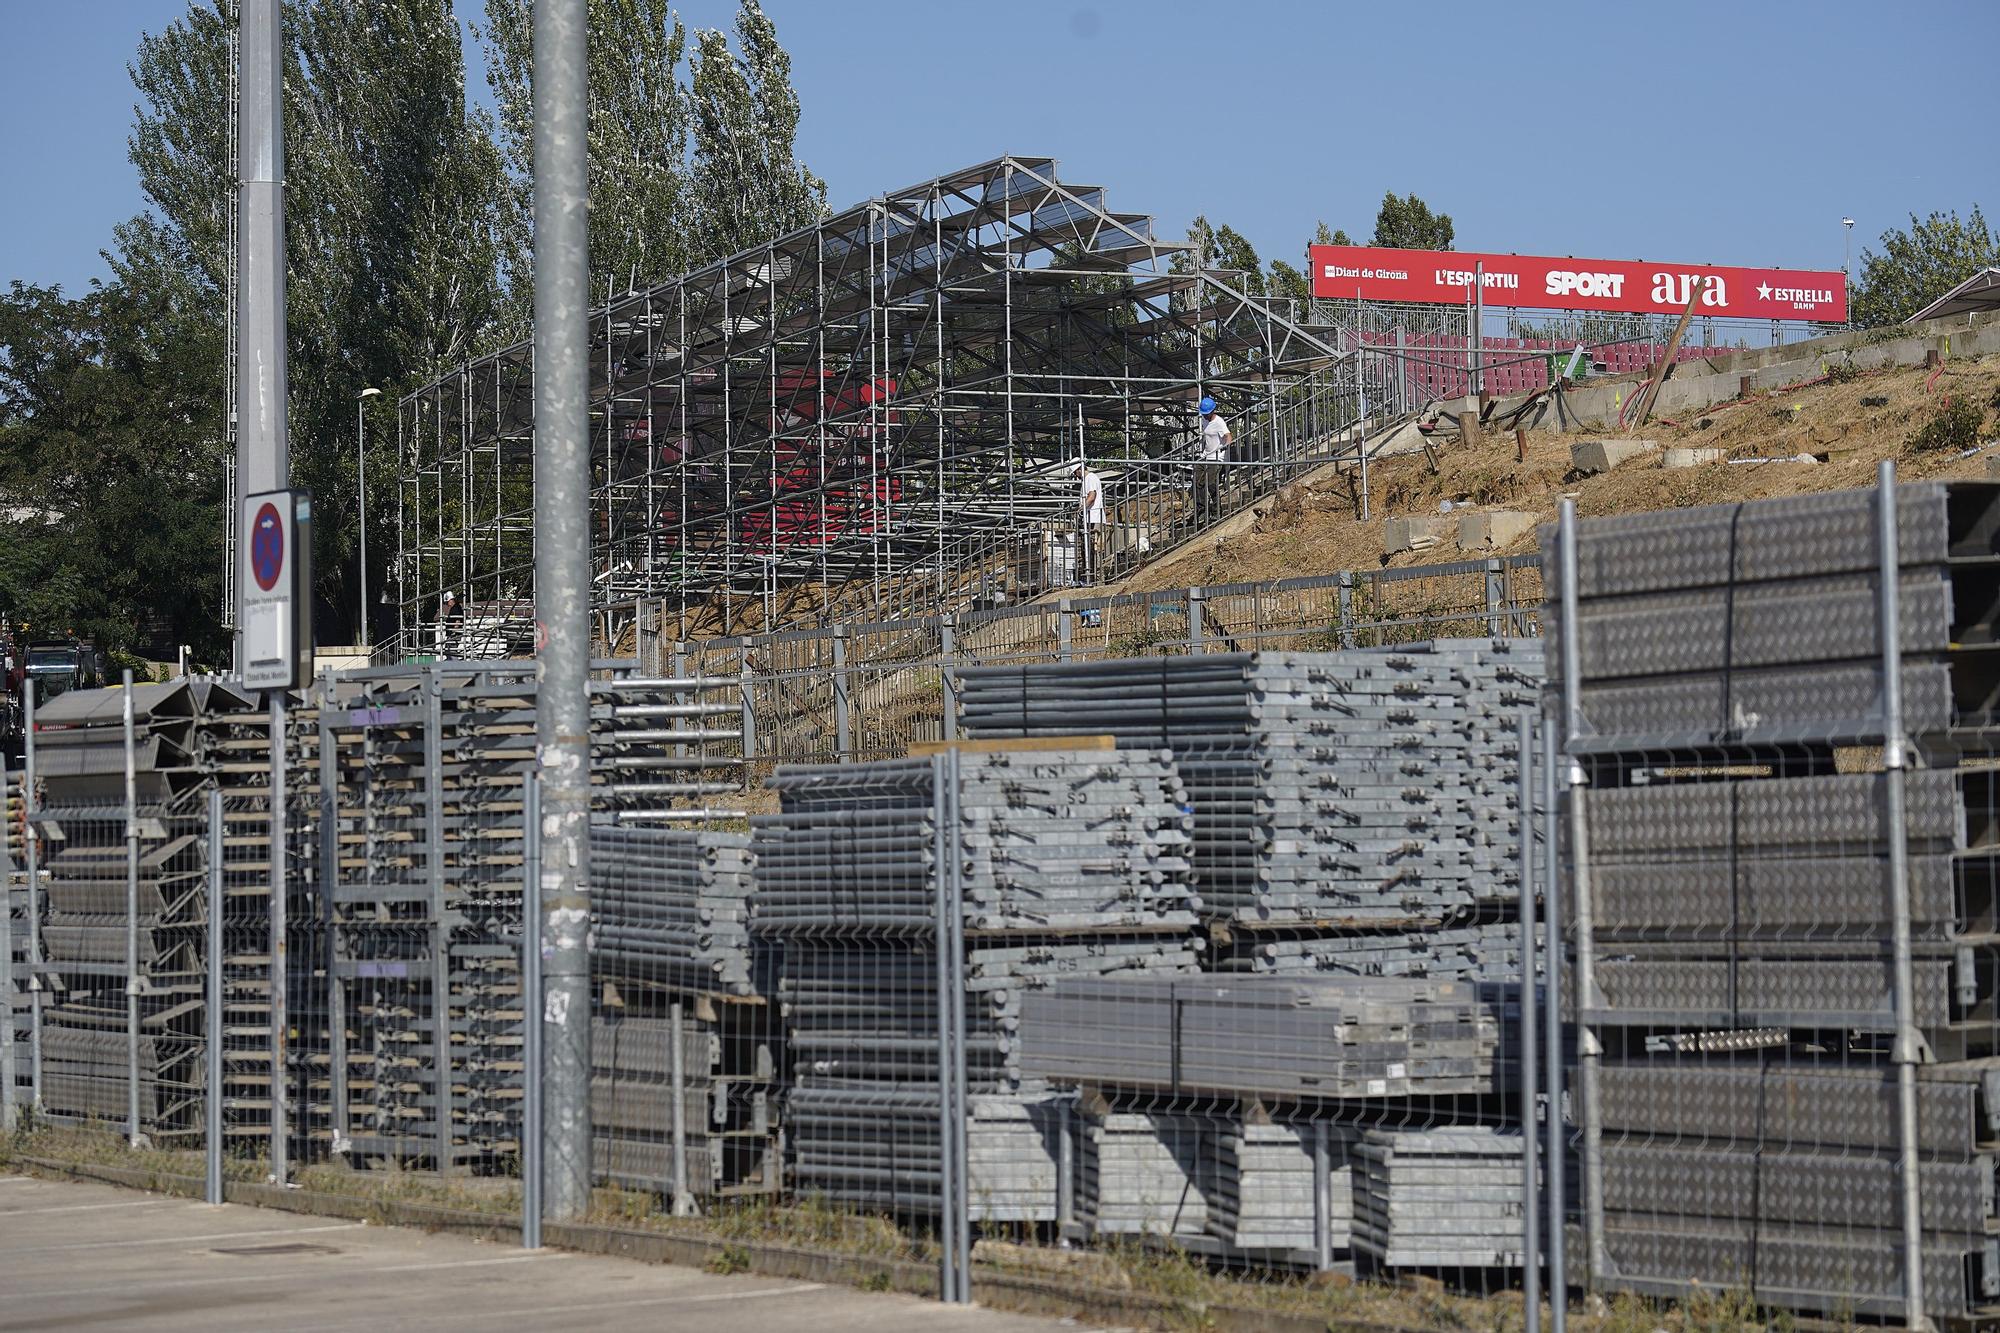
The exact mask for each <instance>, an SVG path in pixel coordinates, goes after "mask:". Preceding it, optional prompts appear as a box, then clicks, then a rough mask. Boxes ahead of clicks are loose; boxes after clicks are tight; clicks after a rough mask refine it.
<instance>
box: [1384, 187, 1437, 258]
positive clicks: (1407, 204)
mask: <svg viewBox="0 0 2000 1333" xmlns="http://www.w3.org/2000/svg"><path fill="white" fill-rule="evenodd" d="M1451 243H1452V229H1451V215H1450V214H1449V213H1433V212H1431V208H1430V205H1429V204H1427V203H1425V202H1424V201H1423V200H1421V199H1419V198H1417V196H1416V194H1415V193H1414V192H1413V193H1411V194H1409V195H1407V196H1405V197H1401V198H1399V197H1397V195H1396V193H1395V191H1393V190H1391V191H1390V192H1389V193H1387V194H1385V195H1383V196H1382V208H1381V211H1379V212H1378V213H1376V214H1375V237H1374V239H1373V240H1372V241H1370V242H1369V244H1371V245H1387V246H1394V247H1396V248H1398V249H1403V250H1449V249H1451Z"/></svg>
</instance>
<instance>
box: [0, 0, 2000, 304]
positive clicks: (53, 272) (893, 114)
mask: <svg viewBox="0 0 2000 1333" xmlns="http://www.w3.org/2000/svg"><path fill="white" fill-rule="evenodd" d="M458 3H459V8H460V11H461V12H462V13H468V14H471V13H476V12H477V10H478V8H479V4H478V0H458ZM766 8H767V10H768V12H769V13H770V14H771V15H772V17H773V18H774V19H775V20H776V21H777V24H778V30H779V35H780V37H781V39H782V40H783V41H784V42H785V44H786V46H787V48H788V49H789V50H790V51H791V53H792V58H793V74H794V82H795V83H796V84H797V86H798V89H799V95H800V97H801V99H802V100H803V102H804V106H805V122H804V126H803V128H802V132H801V153H802V156H803V157H804V158H805V160H806V161H807V162H808V163H809V164H810V165H811V166H812V167H813V168H814V169H815V170H816V171H818V172H819V173H820V174H821V175H822V176H824V177H825V178H826V180H827V183H828V188H829V193H830V196H831V202H832V203H833V205H834V206H835V207H841V206H843V205H846V204H850V203H855V202H858V201H860V200H862V199H865V198H867V197H868V196H870V195H873V194H877V193H879V192H881V191H883V190H884V189H889V188H895V187H898V186H903V185H908V184H912V183H914V182H917V181H921V180H924V179H927V178H929V177H931V176H934V175H937V174H940V173H941V172H944V171H948V170H951V169H953V168H956V167H960V166H964V165H967V164H970V163H973V162H979V161H984V160H986V159H988V158H991V157H995V156H998V155H1000V154H1002V153H1008V152H1012V153H1022V154H1049V155H1052V156H1055V157H1056V158H1058V159H1060V160H1061V162H1062V166H1063V172H1064V175H1065V176H1066V177H1067V178H1068V179H1071V180H1074V181H1080V182H1084V183H1090V184H1097V185H1102V186H1104V187H1105V188H1106V190H1107V191H1108V192H1109V197H1110V200H1111V202H1112V204H1113V205H1114V206H1115V207H1117V208H1119V209H1121V210H1133V211H1142V212H1149V213H1152V214H1153V215H1154V216H1155V217H1156V218H1158V219H1159V221H1160V224H1161V226H1162V229H1163V230H1164V231H1166V232H1168V233H1172V234H1178V233H1180V232H1181V231H1182V230H1183V229H1184V228H1185V226H1186V224H1187V222H1188V220H1189V219H1190V218H1191V217H1193V216H1194V215H1195V214H1196V213H1206V214H1207V215H1208V217H1209V218H1210V219H1211V220H1212V221H1219V222H1229V223H1231V224H1232V225H1234V226H1235V227H1236V228H1237V229H1238V230H1240V231H1242V232H1244V233H1245V234H1246V235H1248V236H1249V237H1250V239H1251V240H1252V242H1254V243H1255V244H1256V246H1257V247H1258V249H1259V251H1260V252H1261V253H1262V254H1264V255H1265V256H1266V258H1269V257H1272V256H1285V257H1296V256H1297V255H1298V253H1299V252H1300V250H1301V249H1302V247H1303V245H1304V242H1305V241H1306V239H1307V238H1308V237H1309V236H1310V234H1311V231H1312V228H1313V224H1314V222H1315V221H1316V220H1317V219H1320V218H1325V219H1326V220H1327V221H1328V222H1329V223H1330V224H1332V225H1334V226H1344V227H1346V228H1347V229H1348V230H1349V231H1350V232H1353V233H1355V234H1356V235H1357V236H1358V237H1363V238H1365V236H1366V233H1367V231H1368V229H1369V227H1370V226H1371V225H1372V223H1373V221H1374V216H1375V209H1376V206H1377V204H1378V203H1379V202H1380V200H1381V197H1382V193H1383V191H1384V190H1395V191H1397V192H1398V193H1402V192H1405V191H1410V190H1414V191H1416V192H1417V193H1418V194H1420V195H1422V196H1423V197H1424V198H1425V199H1426V200H1428V201H1429V202H1430V203H1431V205H1432V206H1433V207H1435V208H1439V209H1442V210H1443V211H1445V212H1448V213H1450V214H1451V215H1452V216H1453V218H1454V219H1455V221H1456V223H1457V228H1458V244H1459V246H1460V247H1461V248H1463V249H1484V250H1499V251H1509V250H1512V251H1520V252H1529V253H1554V254H1576V255H1592V256H1606V257H1618V258H1649V259H1666V260H1682V261H1688V262H1708V263H1724V264H1729V263H1736V264H1776V265H1785V266H1791V267H1800V268H1811V267H1824V268H1838V267H1839V266H1840V262H1841V239H1842V238H1841V228H1840V218H1841V216H1842V215H1843V214H1846V215H1848V216H1851V217H1853V218H1855V219H1856V226H1855V236H1854V239H1855V253H1856V254H1857V255H1858V254H1859V252H1860V250H1861V247H1862V245H1863V244H1864V243H1867V242H1870V241H1872V240H1873V239H1874V238H1875V237H1876V236H1877V235H1879V234H1880V233H1881V231H1882V230H1883V229H1884V228H1885V227H1889V226H1895V225H1900V224H1902V223H1903V222H1904V221H1905V219H1906V217H1907V215H1908V214H1909V213H1910V212H1911V211H1916V212H1919V213H1925V212H1929V211H1930V210H1932V209H1954V208H1955V209H1958V210H1960V211H1961V212H1963V211H1964V210H1966V209H1967V208H1969V207H1970V206H1971V205H1972V204H1974V203H1983V204H1985V205H1987V207H1988V208H1989V209H2000V189H1996V188H1995V187H1996V184H2000V146H1996V131H1995V127H1996V125H2000V81H1996V80H1994V79H1993V78H1992V76H1991V74H1990V73H1987V72H1983V71H1984V66H1983V65H1982V63H1981V60H1982V57H1979V56H1973V55H1972V54H1971V53H1973V52H1990V51H1991V50H1993V49H1995V47H1994V43H1995V40H1996V39H2000V4H1996V3H1992V0H1943V2H1942V3H1928V4H1923V5H1909V6H1903V5H1890V4H1885V3H1882V2H1881V0H1871V2H1870V3H1856V2H1853V0H1823V2H1822V3H1812V4H1806V3H1797V4H1793V3H1753V4H1740V5H1738V4H1731V5H1713V4H1694V5H1679V6H1666V7H1662V6H1658V5H1651V4H1622V3H1595V4H1578V3H1574V0H1571V2H1570V3H1562V4H1532V5H1531V4H1520V3H1458V2H1456V0H1428V2H1427V3H1424V4H1420V5H1379V4H1370V5H1365V6H1363V5H1351V4H1345V3H1334V2H1333V0H1324V2H1322V3H1313V2H1312V0H1209V2H1208V3H1203V4H1195V3H1187V2H1185V0H1094V2H1093V3H1084V2H1083V0H841V2H839V3H835V2H833V0H767V3H766ZM181 9H182V5H181V4H180V3H178V0H58V2H53V3H51V2H45V0H0V283H4V282H6V281H8V280H11V279H13V278H22V279H26V280H29V281H34V282H60V283H62V284H64V285H65V286H67V287H71V288H76V287H80V286H81V285H82V284H84V283H86V282H88V280H89V279H91V278H92V277H98V276H102V275H104V274H105V272H106V270H105V267H104V264H103V261H102V260H101V259H100V258H99V256H98V251H99V250H100V249H102V248H104V247H106V246H108V245H109V244H110V243H111V227H112V225H113V224H114V223H116V222H118V221H119V220H120V219H122V218H125V217H127V216H130V215H131V214H132V213H133V212H135V211H137V210H138V209H139V208H140V206H141V204H142V200H141V198H140V196H139V192H138V189H137V186H136V184H135V182H134V179H133V175H132V169H131V167H130V165H129V164H128V163H127V162H126V160H125V136H126V133H127V130H128V129H129V127H130V123H131V119H132V103H133V93H132V88H131V84H130V81H129V79H128V78H127V75H126V72H125V63H126V61H127V60H128V59H130V58H131V55H132V53H133V50H134V48H135V45H136V43H137V41H138V38H139V35H140V33H141V32H142V31H145V30H147V29H157V28H159V27H162V26H164V25H165V24H166V23H167V22H169V21H171V19H172V18H173V17H174V15H176V14H178V13H179V12H181ZM682 12H683V14H684V15H685V17H686V18H687V20H688V21H689V23H691V24H695V25H703V26H722V27H726V26H727V25H728V23H729V21H730V17H731V15H732V14H733V13H734V3H733V0H687V3H685V4H684V5H683V6H682ZM473 83H474V88H475V91H476V92H477V93H480V94H483V93H484V91H485V90H484V87H483V80H482V78H481V76H480V74H479V72H478V70H477V67H476V66H475V68H474V73H473Z"/></svg>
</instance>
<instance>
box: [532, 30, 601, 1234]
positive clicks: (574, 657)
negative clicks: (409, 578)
mask: <svg viewBox="0 0 2000 1333" xmlns="http://www.w3.org/2000/svg"><path fill="white" fill-rule="evenodd" d="M584 13H585V6H584V0H535V57H534V99H535V622H536V637H537V638H538V639H539V641H540V642H539V643H538V645H537V649H536V654H535V655H536V658H537V674H538V676H539V678H540V684H541V688H540V691H539V698H538V699H537V700H536V704H537V706H536V710H535V713H536V718H535V740H536V747H535V748H536V751H537V753H538V755H539V757H540V760H541V783H540V786H541V811H540V826H541V866H542V871H541V875H542V884H541V890H542V921H541V931H542V937H541V944H542V958H543V969H542V995H541V996H540V997H535V996H530V997H528V1005H529V1010H528V1012H529V1014H530V1015H533V1014H535V1013H536V1012H537V1011H539V1012H540V1014H541V1017H542V1021H543V1025H544V1027H543V1031H544V1038H543V1043H542V1064H543V1068H544V1069H545V1070H546V1072H547V1077H546V1083H545V1088H544V1094H543V1107H544V1111H543V1117H542V1141H543V1143H544V1144H545V1145H546V1152H545V1154H544V1161H543V1170H544V1172H545V1173H546V1179H547V1194H546V1202H547V1205H548V1207H549V1209H550V1211H551V1212H552V1213H553V1214H554V1215H555V1216H556V1217H558V1218H579V1217H582V1216H583V1215H584V1214H585V1213H586V1212H588V1211H589V1210H590V945H589V938H588V931H589V928H590V836H589V834H590V828H589V819H590V694H589V690H590V683H589V670H590V591H591V589H590V455H589V452H588V451H589V437H590V407H589V399H588V393H589V388H590V368H589V337H590V330H589V325H588V323H587V322H586V316H585V310H586V307H587V303H588V301H589V265H590V238H589V232H588V228H587V219H586V216H585V211H584V210H585V206H586V204H587V201H588V199H589V187H588V184H587V183H586V178H585V175H584V151H585V142H586V140H585V137H584V136H585V127H586V122H585V110H584V107H585V101H584V94H585V63H584V62H585V55H586V49H585V31H586V29H585V19H584Z"/></svg>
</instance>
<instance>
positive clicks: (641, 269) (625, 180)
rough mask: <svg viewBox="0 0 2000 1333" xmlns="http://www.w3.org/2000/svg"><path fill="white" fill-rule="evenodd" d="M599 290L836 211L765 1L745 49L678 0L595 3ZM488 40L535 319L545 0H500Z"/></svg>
mask: <svg viewBox="0 0 2000 1333" xmlns="http://www.w3.org/2000/svg"><path fill="white" fill-rule="evenodd" d="M589 12H590V39H589V55H588V62H589V63H588V78H589V116H590V157H589V182H590V275H591V276H590V288H591V290H592V291H593V292H597V293H604V294H609V293H611V292H624V291H630V290H635V289H639V288H644V287H647V286H649V285H651V284H654V283H658V282H664V281H666V280H668V279H670V278H673V277H675V276H676V275H678V274H680V273H683V272H685V271H687V270H689V269H692V268H696V267H699V266H700V265H702V264H705V263H708V262H709V261H711V260H714V259H719V258H722V257H723V256H725V255H729V254H734V253H736V252H737V251H739V250H742V249H745V248H747V247H749V246H752V245H755V244H758V243H759V242H762V241H765V240H768V239H770V238H771V237H773V236H777V235H781V234H783V233H784V232H787V231H792V230H795V229H796V228H799V227H802V226H805V225H807V224H809V223H812V222H815V221H817V220H818V219H819V218H821V217H824V216H825V214H826V186H825V184H824V183H823V182H822V181H821V180H820V179H819V178H818V177H817V176H814V175H813V174H812V173H811V172H810V171H808V170H807V169H806V168H805V167H804V166H803V165H802V164H800V163H799V162H798V160H797V156H796V153H797V144H796V141H797V134H798V125H799V116H800V108H799V99H798V94H797V93H796V92H794V91H793V89H792V85H791V58H790V56H788V55H787V54H786V53H785V50H784V48H783V47H782V46H780V45H779V43H778V35H777V29H776V27H775V25H773V24H772V22H771V20H770V19H769V18H768V17H767V16H766V15H765V14H764V11H763V9H762V8H761V7H760V6H759V5H758V4H757V2H756V0H743V4H742V6H741V8H740V9H739V10H738V12H737V16H736V38H737V47H738V49H737V50H735V51H732V50H731V49H730V45H729V39H728V37H727V36H726V35H725V34H723V33H721V32H717V31H713V30H699V31H696V32H694V33H693V34H690V33H689V32H688V30H687V28H686V27H685V26H684V25H683V24H682V23H681V20H680V17H679V16H678V15H677V14H675V13H674V11H673V9H672V7H671V6H670V5H669V4H668V3H667V0H590V6H589ZM478 32H479V37H480V40H481V42H482V44H483V45H484V47H485V50H486V59H487V81H488V83H489V84H490V85H491V86H492V89H493V94H494V100H495V102H496V104H497V105H498V108H499V114H498V120H497V127H496V134H497V139H498V142H499V145H500V150H501V153H502V156H503V158H504V160H505V163H506V175H507V185H506V189H505V192H504V199H505V205H504V210H505V217H506V221H505V224H504V226H505V231H506V234H507V237H508V240H509V245H508V254H507V259H508V276H509V279H510V281H509V284H508V286H509V293H510V308H511V311H512V314H513V319H512V324H513V326H514V327H515V328H517V329H518V330H520V331H522V332H525V331H526V327H527V312H528V310H529V309H530V308H531V306H532V301H531V299H530V291H531V287H530V277H531V274H530V272H529V266H530V255H531V254H532V240H533V235H532V233H533V225H532V224H533V208H532V191H533V184H534V167H535V162H534V138H533V123H534V92H533V80H532V75H533V73H534V48H533V36H534V21H533V13H532V3H531V0H486V21H485V23H484V24H482V25H480V27H479V29H478Z"/></svg>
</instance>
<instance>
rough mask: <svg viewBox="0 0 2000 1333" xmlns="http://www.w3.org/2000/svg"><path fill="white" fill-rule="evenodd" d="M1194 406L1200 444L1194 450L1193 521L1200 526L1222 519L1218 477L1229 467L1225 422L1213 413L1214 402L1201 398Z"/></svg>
mask: <svg viewBox="0 0 2000 1333" xmlns="http://www.w3.org/2000/svg"><path fill="white" fill-rule="evenodd" d="M1196 406H1197V407H1198V408H1199V409H1200V410H1201V441H1200V443H1199V444H1198V445H1197V446H1196V448H1195V465H1194V474H1195V475H1194V480H1195V519H1196V522H1198V523H1201V524H1209V523H1213V522H1215V520H1216V519H1218V518H1220V517H1221V516H1222V473H1223V470H1224V469H1225V468H1227V467H1228V466H1229V446H1230V438H1229V422H1228V421H1226V420H1224V419H1223V415H1222V413H1220V412H1218V411H1216V410H1215V400H1214V399H1213V398H1209V397H1206V396H1204V397H1203V398H1202V400H1201V402H1200V403H1198V404H1196Z"/></svg>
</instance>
